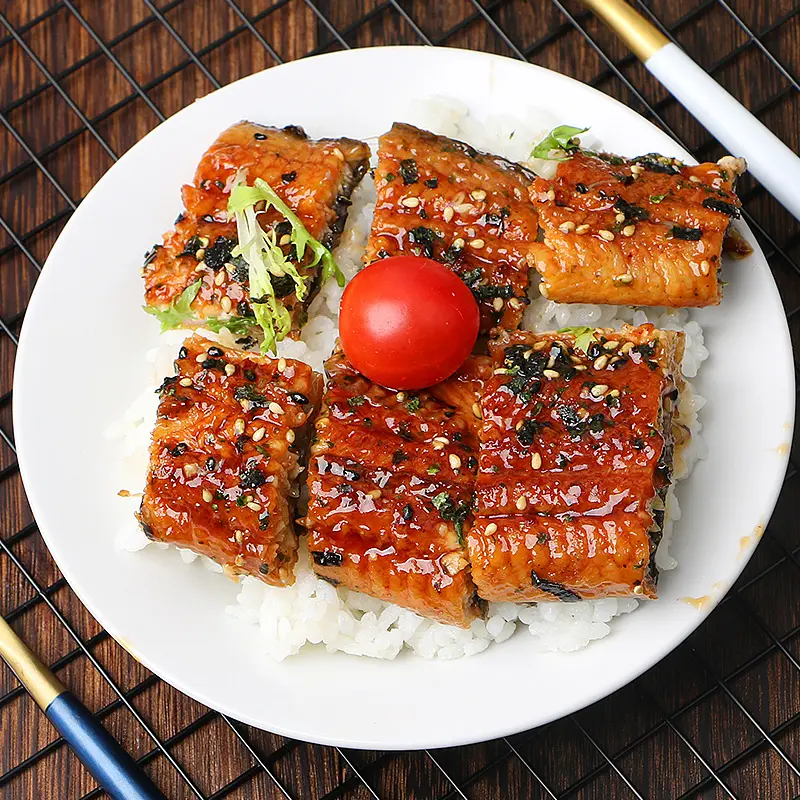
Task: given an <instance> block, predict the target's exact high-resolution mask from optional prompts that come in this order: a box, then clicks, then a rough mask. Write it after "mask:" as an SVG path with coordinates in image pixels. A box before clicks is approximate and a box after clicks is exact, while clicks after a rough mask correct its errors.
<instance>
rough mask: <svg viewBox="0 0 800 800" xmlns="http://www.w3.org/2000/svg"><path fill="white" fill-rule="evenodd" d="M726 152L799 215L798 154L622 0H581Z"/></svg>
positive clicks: (799, 216)
mask: <svg viewBox="0 0 800 800" xmlns="http://www.w3.org/2000/svg"><path fill="white" fill-rule="evenodd" d="M583 3H584V5H585V6H587V7H588V8H590V9H591V10H592V11H594V12H595V14H597V16H598V17H600V19H602V20H603V21H604V22H605V23H606V24H607V25H608V26H609V27H610V28H611V29H612V30H613V31H614V32H615V33H617V35H618V36H619V37H620V38H621V39H622V40H623V41H624V42H625V43H626V44H627V45H628V47H629V48H630V49H631V50H632V51H633V52H634V54H635V55H636V56H637V57H638V58H640V59H641V60H642V62H643V63H644V65H645V67H647V69H648V70H649V71H650V72H651V73H652V74H653V75H654V76H655V77H656V78H658V80H659V81H660V82H661V84H662V85H663V86H664V87H665V88H667V89H668V90H669V91H670V93H671V94H672V95H673V96H674V97H675V99H676V100H678V102H679V103H681V105H683V106H684V107H685V108H686V109H687V110H688V111H689V112H690V113H691V114H692V116H693V117H694V118H695V119H696V120H697V121H698V122H700V123H701V124H702V125H703V127H705V128H706V130H708V132H709V133H711V134H712V135H713V136H714V137H716V139H718V140H719V141H720V142H721V143H722V144H723V145H724V146H725V147H726V148H727V150H728V152H729V153H730V154H731V155H734V156H743V157H744V159H745V160H746V161H747V165H748V168H749V170H750V172H752V173H753V175H754V176H755V177H756V178H757V179H758V180H759V181H760V182H761V184H762V185H763V186H764V188H765V189H767V190H768V191H769V192H770V193H771V194H772V195H773V196H774V197H775V199H776V200H778V202H780V203H781V205H782V206H784V208H786V209H787V210H788V211H789V212H791V214H792V215H793V216H794V217H795V218H796V219H800V158H798V156H797V155H796V154H795V153H794V152H793V151H792V150H791V149H790V148H789V147H787V146H786V145H785V144H784V143H783V142H782V141H781V140H780V139H779V138H778V137H777V136H775V134H774V133H772V132H771V131H770V130H769V129H768V128H767V127H766V126H764V125H763V124H762V123H761V122H759V120H757V119H756V118H755V117H754V116H753V115H752V114H751V113H750V112H749V111H748V110H747V109H746V108H745V107H744V106H743V105H742V104H741V103H739V101H738V100H736V98H734V97H733V96H732V95H730V94H729V93H728V92H727V91H726V90H725V89H723V88H722V87H721V86H720V85H719V84H718V83H717V82H716V81H715V80H714V79H713V78H712V77H711V76H710V75H709V74H708V73H707V72H706V71H705V70H704V69H703V68H702V67H700V66H699V65H698V64H696V63H695V62H694V61H692V59H691V58H689V56H688V55H686V53H684V52H683V50H681V49H680V48H679V47H678V46H677V45H676V44H673V43H672V42H670V40H669V39H667V37H666V36H664V34H663V33H661V31H659V30H658V28H656V27H655V26H654V25H653V24H652V23H650V22H649V21H648V20H646V19H645V18H644V17H643V16H642V15H641V14H640V13H639V12H638V11H636V10H635V9H634V8H632V7H631V6H630V5H628V3H626V2H625V0H583Z"/></svg>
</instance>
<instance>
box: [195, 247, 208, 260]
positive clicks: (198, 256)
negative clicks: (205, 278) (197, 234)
mask: <svg viewBox="0 0 800 800" xmlns="http://www.w3.org/2000/svg"><path fill="white" fill-rule="evenodd" d="M205 254H206V250H205V248H204V247H199V248H198V249H197V250H196V251H195V254H194V257H195V258H196V259H197V260H198V261H202V260H203V257H204V256H205Z"/></svg>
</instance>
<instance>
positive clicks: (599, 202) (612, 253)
mask: <svg viewBox="0 0 800 800" xmlns="http://www.w3.org/2000/svg"><path fill="white" fill-rule="evenodd" d="M745 168H746V165H745V163H744V161H743V159H737V158H732V157H731V156H726V157H725V158H723V159H720V161H719V163H718V164H698V165H697V166H688V165H686V164H683V163H681V162H680V161H677V160H676V159H672V158H665V157H664V156H660V155H657V154H652V153H651V154H650V155H646V156H641V157H639V158H634V159H632V160H631V159H626V158H621V157H620V156H615V155H611V154H609V153H590V152H586V151H580V150H579V151H577V152H575V153H574V154H573V155H572V156H571V157H570V158H568V159H567V160H565V161H562V162H561V163H560V164H559V165H558V170H557V172H556V176H555V178H554V179H553V180H552V181H549V180H545V179H543V178H537V179H536V180H535V181H534V182H533V184H532V185H531V188H530V195H531V200H532V201H533V203H534V204H535V206H536V208H537V210H538V212H539V225H540V226H541V230H542V236H541V237H540V239H541V241H538V242H535V243H534V244H533V245H532V246H531V248H530V254H529V259H530V264H531V266H532V267H535V268H536V269H537V270H538V272H539V273H540V274H541V276H542V282H541V284H540V291H541V292H542V294H543V295H544V296H545V297H548V298H549V299H550V300H553V301H555V302H557V303H609V304H612V305H639V306H676V307H681V306H709V305H716V304H718V303H719V302H720V300H721V298H722V282H721V281H720V279H719V271H720V267H721V266H722V250H723V240H724V237H725V234H726V232H727V231H728V227H729V225H730V222H731V220H732V219H736V218H737V217H738V216H739V214H740V210H739V209H740V205H741V204H740V202H739V198H738V197H737V196H736V194H735V192H734V185H735V183H736V178H737V177H738V176H739V175H740V174H741V173H742V172H743V171H744V170H745Z"/></svg>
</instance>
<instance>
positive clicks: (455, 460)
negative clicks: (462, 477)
mask: <svg viewBox="0 0 800 800" xmlns="http://www.w3.org/2000/svg"><path fill="white" fill-rule="evenodd" d="M447 460H448V461H449V462H450V466H451V467H452V468H453V469H461V459H460V458H459V457H458V456H457V455H456V454H455V453H450V455H449V456H448V457H447Z"/></svg>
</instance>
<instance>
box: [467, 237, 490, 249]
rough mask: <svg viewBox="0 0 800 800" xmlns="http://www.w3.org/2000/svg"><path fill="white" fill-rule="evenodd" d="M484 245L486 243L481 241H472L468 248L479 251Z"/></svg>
mask: <svg viewBox="0 0 800 800" xmlns="http://www.w3.org/2000/svg"><path fill="white" fill-rule="evenodd" d="M485 244H486V242H484V241H483V239H473V240H472V241H471V242H470V243H469V246H470V247H472V248H474V249H475V250H480V249H481V248H482V247H483V246H484V245H485Z"/></svg>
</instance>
